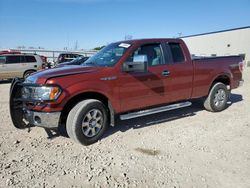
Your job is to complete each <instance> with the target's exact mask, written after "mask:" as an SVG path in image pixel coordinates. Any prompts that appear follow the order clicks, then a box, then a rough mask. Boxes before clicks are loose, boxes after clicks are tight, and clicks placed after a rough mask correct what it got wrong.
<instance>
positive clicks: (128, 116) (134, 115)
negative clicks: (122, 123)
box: [120, 101, 192, 120]
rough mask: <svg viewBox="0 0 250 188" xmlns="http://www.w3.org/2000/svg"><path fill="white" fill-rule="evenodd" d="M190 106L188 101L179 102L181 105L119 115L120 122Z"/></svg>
mask: <svg viewBox="0 0 250 188" xmlns="http://www.w3.org/2000/svg"><path fill="white" fill-rule="evenodd" d="M191 105H192V103H191V102H189V101H187V102H181V103H176V104H171V105H167V106H161V107H157V108H152V109H148V110H142V111H138V112H132V113H128V114H123V115H120V119H121V120H126V119H133V118H137V117H141V116H147V115H150V114H156V113H159V112H165V111H169V110H175V109H178V108H184V107H187V106H191Z"/></svg>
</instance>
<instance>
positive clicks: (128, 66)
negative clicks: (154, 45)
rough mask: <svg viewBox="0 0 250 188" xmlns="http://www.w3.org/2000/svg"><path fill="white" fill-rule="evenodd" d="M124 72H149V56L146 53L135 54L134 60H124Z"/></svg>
mask: <svg viewBox="0 0 250 188" xmlns="http://www.w3.org/2000/svg"><path fill="white" fill-rule="evenodd" d="M122 70H123V71H124V72H147V70H148V58H147V56H146V55H135V56H134V57H133V62H124V63H123V66H122Z"/></svg>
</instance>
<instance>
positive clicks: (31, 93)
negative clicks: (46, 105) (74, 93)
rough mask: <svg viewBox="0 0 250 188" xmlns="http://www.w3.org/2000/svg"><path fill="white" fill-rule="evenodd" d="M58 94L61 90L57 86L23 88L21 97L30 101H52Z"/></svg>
mask: <svg viewBox="0 0 250 188" xmlns="http://www.w3.org/2000/svg"><path fill="white" fill-rule="evenodd" d="M60 93H61V89H60V88H59V87H57V86H24V87H23V89H22V97H23V98H24V99H31V100H42V101H53V100H56V99H57V98H58V97H59V95H60Z"/></svg>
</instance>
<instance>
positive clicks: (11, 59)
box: [6, 56, 21, 64]
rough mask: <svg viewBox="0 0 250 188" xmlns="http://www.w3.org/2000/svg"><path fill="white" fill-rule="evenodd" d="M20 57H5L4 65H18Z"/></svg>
mask: <svg viewBox="0 0 250 188" xmlns="http://www.w3.org/2000/svg"><path fill="white" fill-rule="evenodd" d="M20 61H21V56H7V61H6V64H13V63H20Z"/></svg>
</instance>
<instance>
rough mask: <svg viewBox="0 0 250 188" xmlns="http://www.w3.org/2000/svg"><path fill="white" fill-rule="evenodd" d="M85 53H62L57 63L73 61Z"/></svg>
mask: <svg viewBox="0 0 250 188" xmlns="http://www.w3.org/2000/svg"><path fill="white" fill-rule="evenodd" d="M81 56H83V55H81V54H75V53H61V54H60V55H59V56H58V58H57V61H56V64H57V65H58V64H61V63H63V62H69V61H72V60H73V59H76V58H78V57H81Z"/></svg>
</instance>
